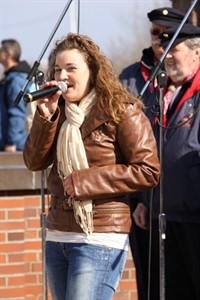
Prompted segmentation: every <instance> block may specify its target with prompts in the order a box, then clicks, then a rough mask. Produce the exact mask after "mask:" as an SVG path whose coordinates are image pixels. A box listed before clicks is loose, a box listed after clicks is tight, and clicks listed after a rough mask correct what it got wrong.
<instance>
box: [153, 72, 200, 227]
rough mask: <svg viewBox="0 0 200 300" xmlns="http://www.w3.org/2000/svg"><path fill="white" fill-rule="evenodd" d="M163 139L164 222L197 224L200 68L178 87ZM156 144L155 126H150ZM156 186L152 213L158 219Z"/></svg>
mask: <svg viewBox="0 0 200 300" xmlns="http://www.w3.org/2000/svg"><path fill="white" fill-rule="evenodd" d="M167 116H168V123H167V128H166V129H165V130H164V138H163V170H162V172H163V178H164V179H163V202H164V212H165V213H166V217H167V219H168V220H171V221H177V222H198V223H199V222H200V69H199V71H198V73H197V74H196V76H195V77H194V79H193V80H190V81H189V82H186V83H185V85H183V86H182V88H181V90H180V92H179V94H178V95H177V97H176V98H175V100H174V101H173V105H172V106H171V107H170V109H169V110H168V112H167ZM154 132H155V137H156V140H157V141H159V126H158V124H157V125H155V126H154ZM159 194H160V191H159V186H157V187H156V188H155V189H154V197H153V213H154V216H158V212H159V204H160V197H159Z"/></svg>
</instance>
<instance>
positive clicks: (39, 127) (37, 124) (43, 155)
mask: <svg viewBox="0 0 200 300" xmlns="http://www.w3.org/2000/svg"><path fill="white" fill-rule="evenodd" d="M58 119H59V109H58V110H57V111H56V113H55V115H54V116H53V122H51V121H47V120H46V119H45V118H43V117H42V116H40V114H39V112H38V111H36V113H35V116H34V119H33V123H32V127H31V130H30V134H29V135H28V137H27V140H26V142H25V145H24V149H23V157H24V162H25V164H26V166H27V168H28V169H29V170H32V171H39V170H43V169H46V168H47V167H48V166H50V165H51V164H52V163H53V143H54V138H55V134H56V130H57V125H58Z"/></svg>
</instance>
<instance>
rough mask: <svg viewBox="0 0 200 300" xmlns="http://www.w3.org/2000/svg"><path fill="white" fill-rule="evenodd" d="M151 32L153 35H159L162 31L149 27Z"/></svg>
mask: <svg viewBox="0 0 200 300" xmlns="http://www.w3.org/2000/svg"><path fill="white" fill-rule="evenodd" d="M150 32H151V34H152V35H155V36H159V35H160V34H161V33H162V31H161V30H160V29H156V28H155V29H151V31H150Z"/></svg>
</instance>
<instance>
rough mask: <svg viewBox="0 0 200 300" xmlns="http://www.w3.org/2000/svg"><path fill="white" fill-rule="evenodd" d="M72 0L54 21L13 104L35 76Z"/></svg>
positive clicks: (16, 102) (17, 101)
mask: <svg viewBox="0 0 200 300" xmlns="http://www.w3.org/2000/svg"><path fill="white" fill-rule="evenodd" d="M72 1H73V0H69V1H68V3H67V5H66V6H65V8H64V10H63V12H62V13H61V15H60V18H59V19H58V21H57V23H56V25H55V27H54V29H53V31H52V33H51V34H50V37H49V39H48V40H47V42H46V44H45V46H44V48H43V50H42V52H41V54H40V55H39V57H38V60H36V61H35V62H34V64H33V67H32V69H31V70H30V72H29V74H28V76H27V80H26V82H25V84H24V86H23V88H22V89H21V91H20V92H19V94H18V95H17V98H16V99H15V102H14V104H15V105H18V104H19V102H20V100H21V98H22V96H23V95H24V93H25V90H26V88H27V86H28V84H29V83H30V81H31V80H32V79H33V77H35V76H36V73H37V70H38V67H39V65H40V61H41V59H42V57H43V56H44V54H45V52H46V50H47V48H48V47H49V44H50V43H51V41H52V39H53V37H54V35H55V33H56V31H57V29H58V27H59V26H60V24H61V22H62V20H63V18H64V16H65V14H66V12H67V11H68V9H69V7H70V4H71V3H72Z"/></svg>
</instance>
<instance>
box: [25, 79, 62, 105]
mask: <svg viewBox="0 0 200 300" xmlns="http://www.w3.org/2000/svg"><path fill="white" fill-rule="evenodd" d="M58 90H61V91H62V93H65V92H66V91H67V85H66V83H65V82H63V81H58V85H55V86H51V87H46V88H44V89H41V90H38V91H34V92H32V93H27V94H25V95H24V97H23V99H24V101H25V102H26V103H30V102H33V101H36V100H38V99H41V98H45V97H48V96H51V95H54V94H55V93H56V92H57V91H58Z"/></svg>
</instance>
